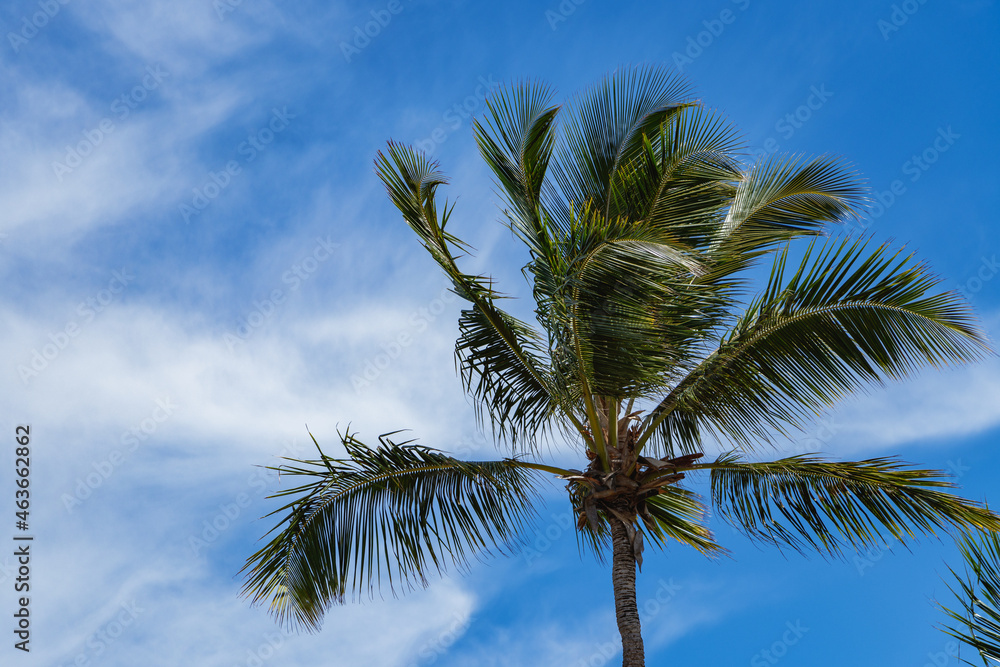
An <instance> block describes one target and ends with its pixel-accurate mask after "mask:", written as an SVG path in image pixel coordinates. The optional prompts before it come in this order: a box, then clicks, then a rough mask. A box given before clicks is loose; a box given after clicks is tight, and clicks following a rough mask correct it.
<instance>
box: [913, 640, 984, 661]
mask: <svg viewBox="0 0 1000 667" xmlns="http://www.w3.org/2000/svg"><path fill="white" fill-rule="evenodd" d="M943 648H944V650H943V651H938V652H936V653H928V654H927V662H925V663H924V664H923V667H945V665H948V664H949V663H951V659H952V658H954V659H955V660H956V661H957V662H958V663H959V664H960V663H961V662H962V661H961V660H960V659H959V657H958V656H959V651H960V650H961V647H960V646H959V645H958V642H954V641H951V640H949V641H948V642H946V643H945V645H944V647H943ZM968 664H972V663H968Z"/></svg>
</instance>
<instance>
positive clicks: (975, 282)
mask: <svg viewBox="0 0 1000 667" xmlns="http://www.w3.org/2000/svg"><path fill="white" fill-rule="evenodd" d="M980 259H982V262H980V264H979V269H977V270H976V272H975V274H974V275H972V276H971V277H969V278H968V279H967V280H966V281H965V283H964V284H961V285H959V286H958V287H957V288H956V289H957V290H958V292H959V293H960V294H961V295H962V296H963V297H965V300H966V301H969V302H971V301H972V299H973V297H974V296H975V295H976V294H979V292H981V291H982V290H983V286H984V285H985V284H986V283H988V282H990V281H991V280H993V278H994V277H995V276H996V275H997V272H1000V262H997V256H996V255H991V256H990V257H989V258H987V257H985V256H983V257H981V258H980Z"/></svg>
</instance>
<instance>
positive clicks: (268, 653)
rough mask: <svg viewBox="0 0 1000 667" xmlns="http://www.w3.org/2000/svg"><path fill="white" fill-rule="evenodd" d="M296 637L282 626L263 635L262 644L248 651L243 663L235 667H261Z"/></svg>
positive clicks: (236, 664) (289, 629)
mask: <svg viewBox="0 0 1000 667" xmlns="http://www.w3.org/2000/svg"><path fill="white" fill-rule="evenodd" d="M294 636H295V632H294V631H293V630H292V629H291V628H287V627H285V626H280V627H278V628H276V629H274V630H271V631H269V632H265V633H264V634H263V635H261V639H262V640H263V641H262V642H260V643H259V644H258V645H257V647H256V648H252V649H247V652H246V656H245V657H243V658H240V659H241V660H242V662H238V663H235V665H234V667H261V665H263V664H264V663H265V662H267V661H268V660H270V659H271V658H272V657H273V656H274V654H275V653H277V652H278V649H280V648H281V647H282V646H284V645H285V642H286V641H288V640H289V639H290V638H292V637H294Z"/></svg>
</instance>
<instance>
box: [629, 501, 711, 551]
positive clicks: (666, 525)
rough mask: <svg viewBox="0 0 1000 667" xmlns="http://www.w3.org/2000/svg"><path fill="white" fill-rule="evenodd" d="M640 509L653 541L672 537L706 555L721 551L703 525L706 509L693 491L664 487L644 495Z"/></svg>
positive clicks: (663, 540) (662, 543)
mask: <svg viewBox="0 0 1000 667" xmlns="http://www.w3.org/2000/svg"><path fill="white" fill-rule="evenodd" d="M644 509H645V511H643V508H642V507H640V511H639V517H640V518H641V519H642V520H643V525H645V526H646V528H648V529H649V534H650V535H651V536H652V537H653V541H654V542H655V543H656V544H658V545H660V546H665V545H666V544H667V541H668V539H674V540H676V541H678V542H680V543H681V544H686V545H688V546H691V547H694V548H695V549H697V550H698V551H700V552H702V553H703V554H706V555H716V554H721V553H725V549H723V548H722V547H721V546H719V545H718V544H716V543H715V541H714V540H713V539H712V533H711V531H709V529H708V528H707V527H706V526H705V514H706V508H705V505H704V504H703V503H702V502H701V500H700V499H699V498H698V496H697V494H695V493H693V492H691V491H689V490H687V489H685V488H683V487H680V486H675V485H668V486H664V487H662V488H660V490H659V493H657V494H656V495H653V496H650V497H648V498H646V500H645V501H644Z"/></svg>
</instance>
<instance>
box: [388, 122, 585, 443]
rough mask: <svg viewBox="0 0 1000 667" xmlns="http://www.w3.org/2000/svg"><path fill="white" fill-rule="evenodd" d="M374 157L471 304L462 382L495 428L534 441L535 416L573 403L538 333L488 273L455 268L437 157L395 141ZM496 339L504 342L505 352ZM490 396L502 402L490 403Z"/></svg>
mask: <svg viewBox="0 0 1000 667" xmlns="http://www.w3.org/2000/svg"><path fill="white" fill-rule="evenodd" d="M375 162H376V170H377V172H378V175H379V178H380V179H381V180H382V182H383V184H384V185H385V187H386V190H387V192H388V193H389V197H390V198H391V199H392V201H393V203H395V205H396V207H397V208H398V209H399V210H400V212H401V213H402V214H403V218H404V219H405V220H406V222H407V223H408V224H409V225H410V227H411V228H412V229H413V230H414V231H415V232H416V233H417V235H418V236H419V237H420V239H421V241H422V243H423V245H424V247H425V248H426V249H427V251H428V252H429V253H430V254H431V256H432V257H433V258H434V260H435V261H436V262H437V263H438V264H439V265H440V266H441V268H442V269H443V270H444V272H445V274H446V275H447V276H448V278H449V279H450V280H451V281H452V284H453V286H454V291H455V293H456V294H457V295H458V296H460V297H461V298H463V299H465V300H466V301H469V302H470V303H471V304H472V308H471V309H470V310H471V313H469V314H468V315H463V321H464V323H465V328H464V329H463V334H462V338H460V339H459V340H458V342H457V343H456V349H455V351H456V355H457V356H458V358H459V359H460V361H461V368H462V371H463V373H464V375H463V379H464V381H465V384H466V387H468V388H472V387H473V386H475V387H476V391H475V393H474V395H475V398H476V400H477V401H478V403H479V405H480V406H481V408H482V410H483V412H485V413H486V414H488V415H489V417H490V419H491V421H492V423H493V426H494V429H495V431H496V432H498V433H499V434H514V433H519V434H521V436H522V438H521V440H522V442H529V443H530V442H533V440H534V438H535V437H536V436H537V435H538V433H537V431H538V430H539V429H540V428H541V424H542V421H544V420H542V419H540V417H541V416H543V415H548V414H552V412H553V410H552V407H553V405H560V406H561V407H562V408H563V409H562V411H561V414H562V416H563V417H565V418H566V419H568V420H570V421H572V420H573V419H574V417H573V413H574V407H573V406H572V405H569V404H566V402H565V400H564V399H563V396H564V395H565V392H561V391H560V390H559V388H558V385H556V384H555V383H554V381H553V380H552V378H551V369H550V368H549V363H548V360H547V359H546V358H545V356H544V355H543V353H542V351H541V349H540V347H539V346H538V345H537V344H536V343H535V341H536V339H537V338H538V335H537V334H536V333H535V332H534V331H533V330H532V329H531V327H529V326H528V325H527V324H525V323H523V322H520V321H519V320H517V319H516V318H515V317H513V316H511V315H509V314H508V313H506V312H504V311H503V310H502V309H500V308H499V307H498V306H497V305H496V301H497V299H499V298H501V295H500V294H499V293H498V292H497V291H496V290H495V289H494V288H493V283H492V281H491V280H489V279H488V278H485V277H483V276H474V275H470V274H467V273H464V272H463V271H461V270H460V269H459V267H458V264H457V262H456V259H455V256H454V255H453V254H452V248H458V249H460V250H461V249H465V247H466V246H465V245H464V244H463V243H462V242H461V241H460V240H459V239H457V238H456V237H454V236H453V235H451V234H450V233H449V232H447V231H446V225H447V222H448V217H449V215H450V211H449V209H448V207H447V205H445V207H444V210H443V211H442V213H441V214H440V216H439V215H438V212H437V205H436V203H435V195H436V189H437V187H438V186H439V185H442V184H443V183H445V182H446V181H445V179H444V176H443V175H442V174H441V173H440V171H439V170H438V165H437V163H436V162H432V161H428V160H427V159H426V157H425V156H424V155H423V154H422V153H419V152H417V151H415V150H413V149H412V148H410V147H406V146H400V145H399V144H395V143H392V142H390V143H389V145H388V147H387V152H386V153H382V152H380V153H379V154H378V157H377V158H376V161H375ZM489 329H492V331H490V330H489ZM500 343H502V345H504V346H506V347H507V351H506V352H503V353H502V354H501V353H499V348H498V344H500ZM477 355H479V356H478V358H477ZM494 363H499V364H500V365H499V366H495V365H494ZM494 374H496V375H494ZM511 386H515V387H518V388H519V389H521V390H522V392H523V393H522V396H523V397H524V401H525V405H523V406H517V405H513V404H511V401H512V400H516V396H517V395H516V394H514V393H511V392H510V391H507V390H506V389H505V388H509V387H511ZM498 392H499V393H498ZM544 396H547V397H548V404H545V400H544V398H543V397H544ZM494 399H499V402H498V403H497V404H493V403H492V402H491V401H493V400H494Z"/></svg>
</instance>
